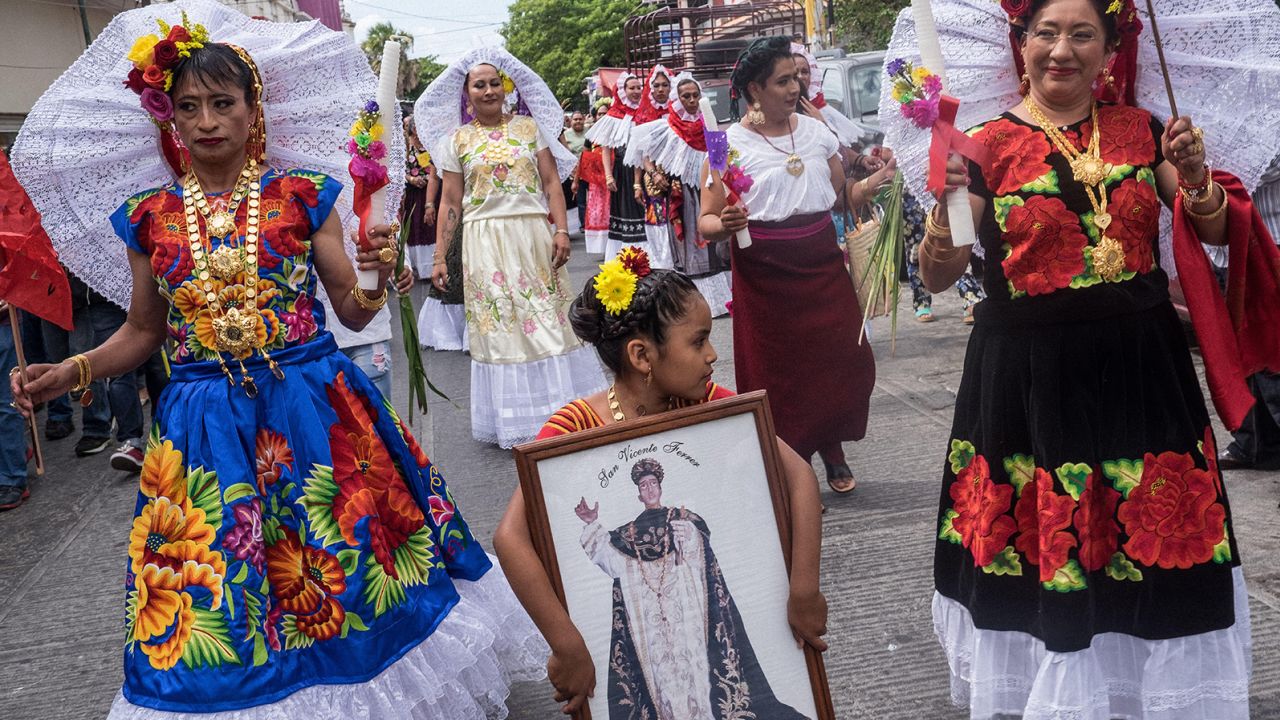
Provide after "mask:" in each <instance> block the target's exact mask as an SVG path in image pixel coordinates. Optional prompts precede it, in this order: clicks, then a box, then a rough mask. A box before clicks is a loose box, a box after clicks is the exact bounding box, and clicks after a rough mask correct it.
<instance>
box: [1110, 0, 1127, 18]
mask: <svg viewBox="0 0 1280 720" xmlns="http://www.w3.org/2000/svg"><path fill="white" fill-rule="evenodd" d="M1123 7H1124V3H1123V2H1121V1H1120V0H1111V5H1110V6H1108V7H1107V12H1108V13H1109V14H1112V15H1114V14H1115V13H1118V12H1120V10H1121V9H1122V8H1123Z"/></svg>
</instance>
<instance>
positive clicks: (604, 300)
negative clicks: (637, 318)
mask: <svg viewBox="0 0 1280 720" xmlns="http://www.w3.org/2000/svg"><path fill="white" fill-rule="evenodd" d="M650 272H651V270H650V269H649V256H648V254H646V253H645V251H643V250H638V249H636V248H633V247H627V248H623V249H622V252H620V253H618V256H617V257H616V258H614V259H612V260H610V261H609V262H606V263H604V264H603V265H601V266H600V272H598V273H596V277H595V281H594V287H595V289H596V296H597V297H599V298H600V304H601V305H604V309H605V310H606V311H607V312H609V313H612V314H614V315H621V314H622V313H624V312H626V311H627V310H629V309H630V308H631V301H632V299H634V298H635V295H636V285H637V284H638V283H639V282H640V278H642V277H645V276H646V275H648V274H649V273H650Z"/></svg>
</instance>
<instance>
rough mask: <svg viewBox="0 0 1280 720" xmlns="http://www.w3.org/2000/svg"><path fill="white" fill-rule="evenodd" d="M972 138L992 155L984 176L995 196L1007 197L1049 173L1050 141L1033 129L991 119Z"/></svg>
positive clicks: (1007, 121) (1003, 120) (1002, 120)
mask: <svg viewBox="0 0 1280 720" xmlns="http://www.w3.org/2000/svg"><path fill="white" fill-rule="evenodd" d="M973 138H974V139H975V140H977V141H978V142H980V143H982V144H984V145H986V146H987V147H988V148H989V149H990V150H991V152H992V159H991V170H990V171H989V172H987V173H984V177H985V178H986V180H987V187H988V188H989V189H990V190H991V192H992V193H994V194H996V195H1008V194H1009V193H1011V192H1014V191H1016V190H1018V189H1019V188H1021V187H1022V186H1023V185H1026V184H1027V183H1029V182H1031V181H1032V180H1035V179H1036V178H1038V177H1040V176H1041V175H1044V174H1045V173H1047V172H1049V170H1051V169H1052V168H1051V167H1050V165H1049V163H1048V162H1047V159H1048V157H1049V149H1050V148H1049V139H1048V138H1046V137H1045V136H1044V134H1043V133H1040V132H1038V131H1036V130H1032V129H1031V128H1029V127H1026V126H1025V125H1019V124H1017V123H1014V122H1010V121H1009V120H1005V119H1003V118H1001V119H999V120H993V121H992V122H989V123H987V124H986V125H984V126H983V127H982V129H981V130H979V131H978V132H976V133H974V135H973Z"/></svg>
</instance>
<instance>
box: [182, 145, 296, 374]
mask: <svg viewBox="0 0 1280 720" xmlns="http://www.w3.org/2000/svg"><path fill="white" fill-rule="evenodd" d="M245 197H248V200H249V209H248V212H247V213H246V227H245V234H244V244H243V245H240V246H238V247H232V246H231V245H230V244H229V243H230V237H229V236H230V235H231V234H232V231H233V230H235V229H237V226H236V221H235V215H234V214H231V215H230V217H231V219H230V221H229V222H230V227H231V229H230V230H225V231H223V232H222V234H221V235H218V234H216V233H215V231H214V229H213V222H214V221H213V219H212V218H213V217H217V215H218V214H221V213H215V214H214V215H213V216H210V214H209V212H208V211H209V203H208V199H207V198H206V197H205V194H204V191H203V190H202V189H201V187H200V180H199V178H197V177H196V174H195V172H190V173H188V174H187V176H186V178H185V179H184V181H183V198H182V202H183V210H184V214H185V217H186V228H187V242H188V245H189V246H190V249H191V259H192V262H193V263H194V265H195V271H194V274H195V280H196V283H197V284H198V287H199V289H200V290H201V291H202V293H201V294H200V298H201V303H202V304H203V305H204V306H205V308H206V309H207V311H208V313H209V315H210V317H211V320H212V323H211V324H212V325H213V332H214V341H215V344H216V345H217V347H216V348H215V350H216V351H217V352H218V365H219V366H220V367H221V368H222V372H223V374H225V375H226V376H227V381H228V382H229V383H231V384H232V385H235V384H236V382H235V379H234V378H233V377H232V375H231V370H230V369H228V368H227V364H226V362H225V361H224V360H223V358H222V354H221V353H224V352H225V353H228V354H230V355H231V357H232V359H234V360H236V361H237V362H238V363H239V364H240V385H241V386H242V387H243V388H244V392H245V394H246V395H248V396H249V397H251V398H252V397H257V395H258V387H257V384H256V383H254V381H253V378H252V377H251V376H250V375H249V371H248V370H247V369H246V368H245V366H244V360H245V358H248V357H251V356H252V355H253V352H254V350H258V351H259V352H260V353H262V357H263V358H264V359H265V360H266V361H267V364H268V365H269V366H270V367H271V372H272V374H273V375H275V377H276V378H277V379H280V380H283V379H284V372H283V371H282V370H281V369H280V367H279V366H278V365H277V364H276V362H275V360H273V359H272V358H271V355H270V354H268V353H267V350H266V348H264V347H260V343H259V340H258V330H259V327H260V326H264V325H265V323H264V321H263V319H262V314H261V313H260V312H258V304H257V294H258V220H259V212H260V206H261V202H262V183H261V180H260V179H259V177H258V163H257V161H256V160H255V159H253V158H249V160H248V161H247V162H246V163H245V167H244V169H243V170H242V171H241V173H240V179H239V180H238V181H237V183H236V189H235V190H234V191H233V193H232V200H233V202H234V203H235V204H234V205H230V204H229V205H228V211H229V212H232V213H233V212H234V210H238V209H239V204H240V200H242V199H243V198H245ZM198 215H202V216H203V217H204V219H205V232H206V234H208V235H209V239H208V240H206V239H205V238H204V237H202V235H201V227H200V223H199V222H198V221H197V217H198ZM225 222H227V221H226V220H225V219H224V220H219V223H225ZM223 227H225V226H224V225H222V224H219V225H218V228H219V229H221V228H223ZM214 237H221V238H223V243H222V245H220V246H219V247H218V249H217V250H214V249H213V248H212V238H214ZM214 277H217V278H218V279H219V280H221V281H222V282H223V284H224V287H227V286H230V285H232V284H234V283H239V284H241V286H242V287H244V302H243V303H240V302H237V301H235V300H233V299H230V298H228V299H226V300H223V299H221V298H219V297H218V292H217V291H216V290H214V285H213V280H214Z"/></svg>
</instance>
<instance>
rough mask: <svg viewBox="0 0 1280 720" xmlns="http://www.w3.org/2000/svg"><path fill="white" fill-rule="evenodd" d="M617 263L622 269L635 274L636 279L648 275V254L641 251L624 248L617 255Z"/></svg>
mask: <svg viewBox="0 0 1280 720" xmlns="http://www.w3.org/2000/svg"><path fill="white" fill-rule="evenodd" d="M618 261H619V262H621V263H622V267H624V268H626V269H628V270H630V271H631V272H632V273H635V276H636V277H637V278H642V277H644V276H646V275H648V274H649V273H650V269H649V254H648V253H646V252H645V251H643V250H636V249H635V248H625V249H624V250H623V251H622V252H620V253H618Z"/></svg>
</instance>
